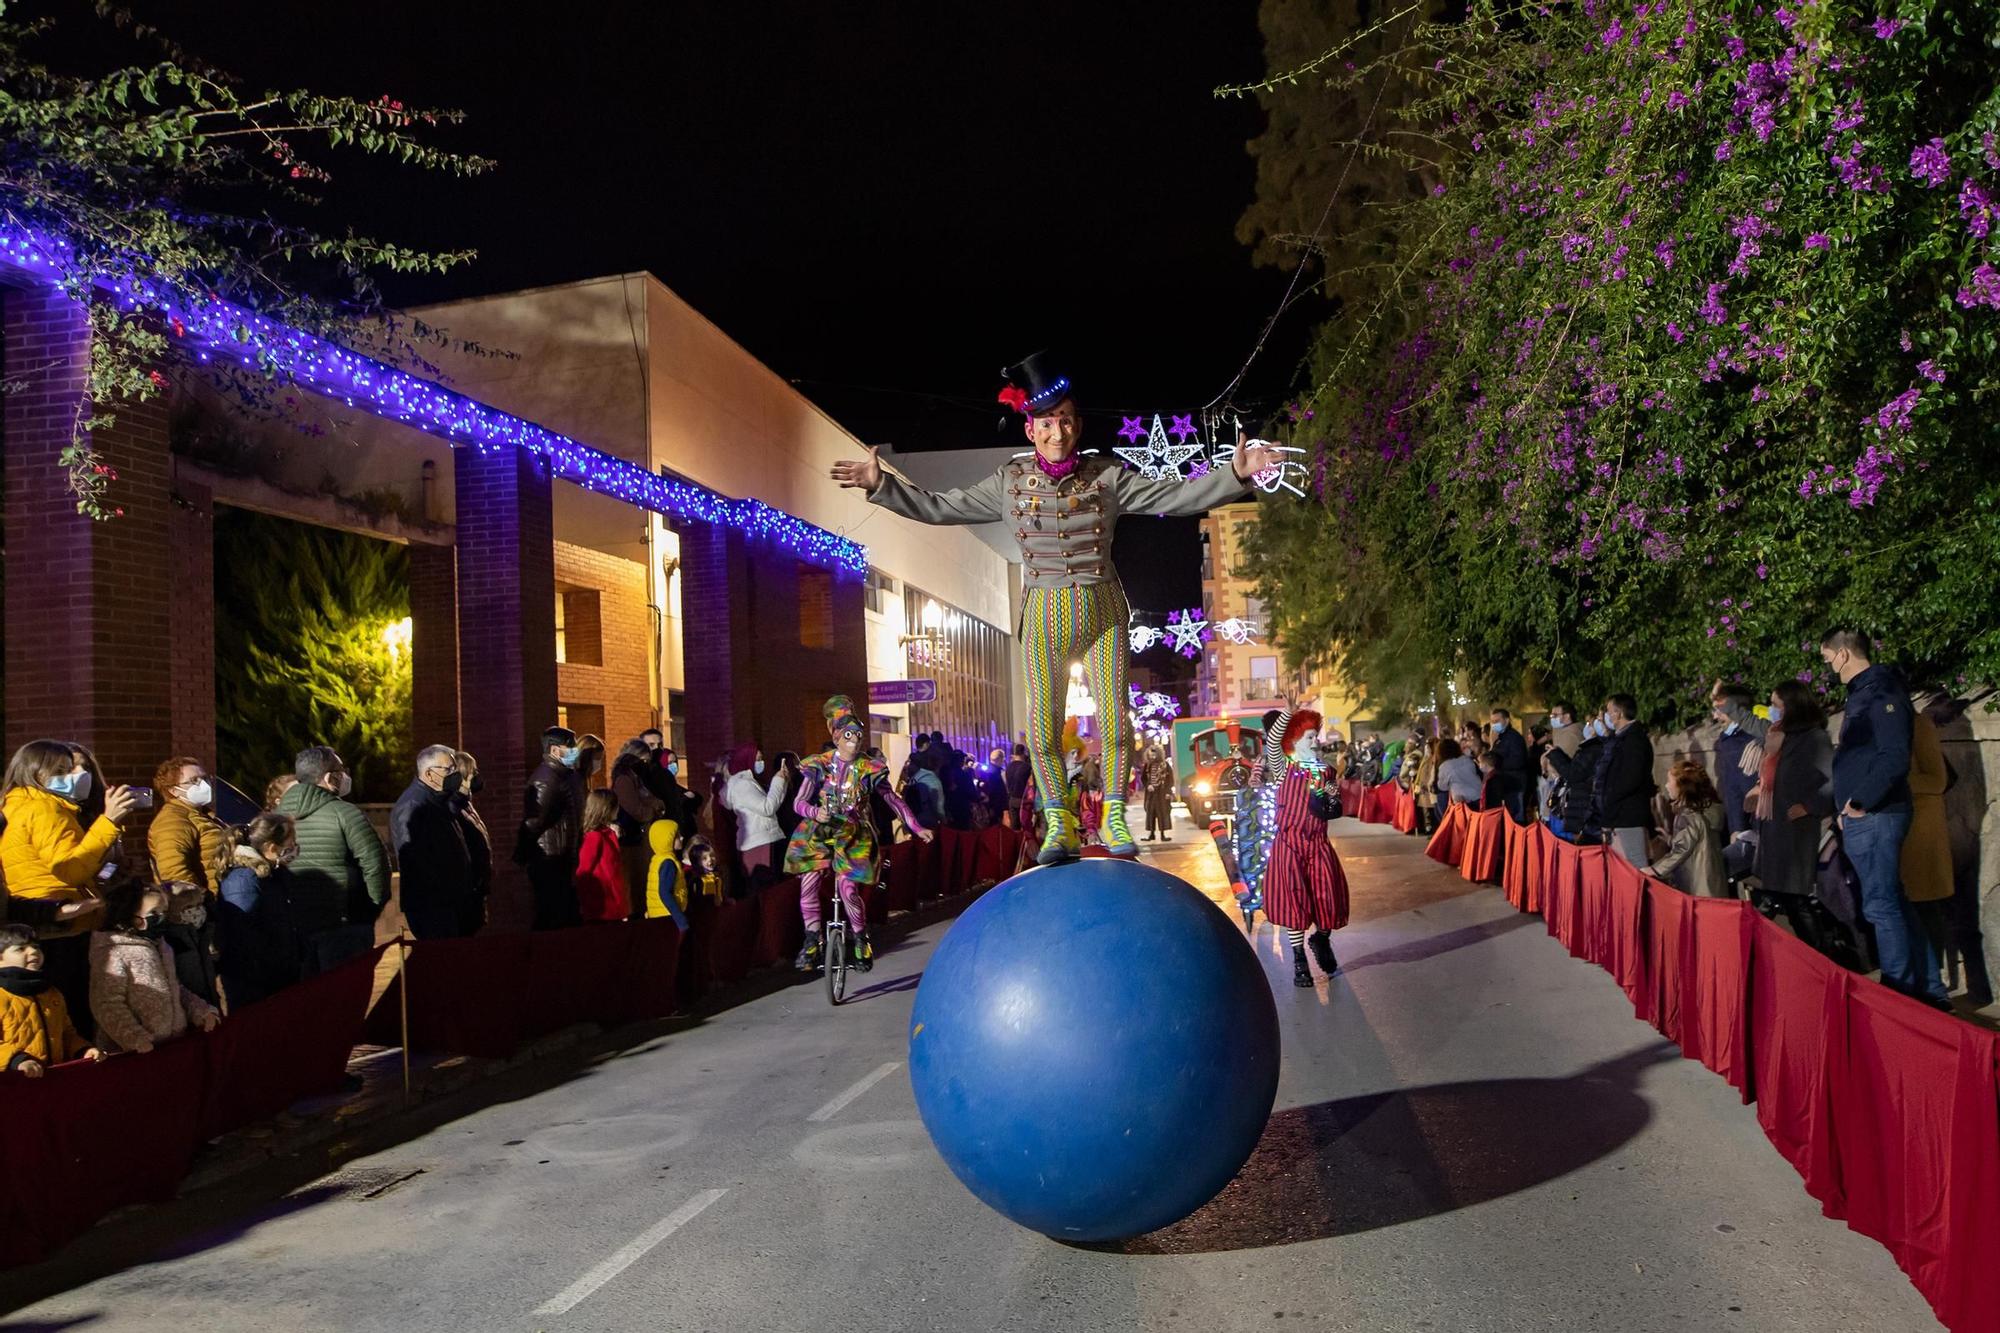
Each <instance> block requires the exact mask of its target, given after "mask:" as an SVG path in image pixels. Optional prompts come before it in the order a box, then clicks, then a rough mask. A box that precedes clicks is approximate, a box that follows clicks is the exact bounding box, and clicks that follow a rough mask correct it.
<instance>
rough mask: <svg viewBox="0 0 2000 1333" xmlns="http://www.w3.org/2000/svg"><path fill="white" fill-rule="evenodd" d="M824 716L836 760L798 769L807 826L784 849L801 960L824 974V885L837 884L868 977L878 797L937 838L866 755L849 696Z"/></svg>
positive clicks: (819, 757) (828, 757)
mask: <svg viewBox="0 0 2000 1333" xmlns="http://www.w3.org/2000/svg"><path fill="white" fill-rule="evenodd" d="M820 712H821V713H822V714H823V715H824V716H825V718H826V729H827V731H828V732H829V733H831V734H832V736H833V753H832V754H816V755H813V756H812V757H811V758H809V759H805V760H802V761H800V763H799V777H800V781H799V794H798V797H797V799H796V800H794V801H793V803H792V808H793V809H794V810H797V811H798V812H799V816H800V819H801V821H802V822H801V823H800V824H799V826H798V827H797V828H796V829H793V830H792V840H791V842H790V843H789V844H787V845H786V847H785V873H786V874H787V875H798V876H800V880H799V912H800V914H801V915H802V916H804V917H805V921H806V941H805V947H804V948H803V949H802V950H800V952H799V960H798V965H799V967H800V968H801V969H802V970H804V971H807V972H810V971H813V970H814V969H816V968H817V967H818V966H819V962H820V958H819V953H820V948H819V946H820V923H821V921H822V919H823V918H822V915H821V912H820V905H819V901H820V894H821V892H822V891H823V890H824V889H825V888H826V877H827V876H828V875H829V874H831V875H832V876H833V890H834V892H835V893H838V894H839V895H840V901H841V905H842V906H844V907H845V908H846V909H847V922H848V929H849V930H851V931H852V932H853V936H854V961H855V963H856V964H857V965H858V966H859V967H860V968H861V970H862V971H863V972H867V971H869V970H871V969H872V968H873V967H874V966H875V947H874V945H873V944H872V943H871V942H870V941H869V938H868V908H867V906H866V905H865V904H864V903H863V902H862V900H861V890H862V888H863V887H864V886H866V885H869V884H873V883H874V882H875V869H876V867H875V862H876V847H875V829H874V825H873V824H872V823H871V822H870V820H869V818H868V802H869V797H870V795H871V794H872V793H874V792H876V791H878V790H879V791H880V792H881V795H882V799H883V800H884V801H886V802H888V804H889V808H890V809H891V810H893V811H895V812H896V817H897V818H898V819H900V820H902V821H903V824H904V825H905V826H906V827H907V828H908V829H909V830H910V832H912V833H914V834H916V835H917V836H918V837H919V838H922V839H923V840H924V841H925V842H929V841H930V840H931V839H932V838H933V837H935V836H936V835H935V834H933V833H932V832H931V831H930V830H929V829H927V828H925V827H924V826H923V825H922V824H920V823H918V822H917V817H916V815H915V814H913V813H912V812H911V810H910V807H909V806H907V805H905V804H904V803H903V798H902V797H900V796H898V795H896V788H895V784H894V783H892V782H890V781H889V766H888V765H887V764H886V763H884V762H883V761H881V760H880V759H876V758H874V757H873V756H871V755H866V754H863V753H862V752H861V741H862V739H863V732H862V728H861V719H860V718H859V717H858V716H857V715H856V714H855V711H854V701H853V700H852V699H849V698H848V697H847V696H846V695H844V694H836V695H834V696H833V697H832V698H831V699H828V700H827V701H826V703H825V705H824V706H823V707H822V708H821V709H820Z"/></svg>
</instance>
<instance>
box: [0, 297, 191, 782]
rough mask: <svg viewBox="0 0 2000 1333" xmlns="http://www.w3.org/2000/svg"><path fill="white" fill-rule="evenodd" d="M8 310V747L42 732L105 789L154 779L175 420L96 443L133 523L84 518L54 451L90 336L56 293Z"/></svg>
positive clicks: (170, 566)
mask: <svg viewBox="0 0 2000 1333" xmlns="http://www.w3.org/2000/svg"><path fill="white" fill-rule="evenodd" d="M0 302H4V307H5V311H4V317H0V319H3V320H4V322H0V330H4V340H5V341H4V347H5V362H6V373H7V375H8V377H9V378H10V379H12V380H16V381H18V382H20V383H21V384H22V385H23V387H22V388H21V390H20V391H19V392H17V393H13V394H9V395H7V396H6V399H5V406H4V412H0V430H4V436H3V437H0V438H4V449H5V487H6V497H5V505H6V532H7V537H8V550H7V579H6V601H5V613H6V621H7V636H6V644H5V665H6V676H7V698H6V708H7V717H6V734H7V742H6V744H7V748H8V749H9V750H10V751H11V749H12V748H13V747H15V746H17V745H19V744H20V743H21V742H23V741H26V740H31V739H33V738H35V737H38V736H55V737H61V738H65V739H74V740H79V741H82V742H84V743H85V744H87V745H89V746H90V747H91V748H92V749H94V750H95V751H96V752H97V754H98V757H99V759H100V761H101V763H102V765H103V767H104V770H105V775H106V777H107V778H108V779H109V780H111V781H114V782H122V781H150V775H151V773H152V771H153V768H154V766H155V765H156V764H158V763H159V761H160V760H161V759H163V758H165V757H166V756H167V754H168V753H169V752H170V751H172V750H173V749H175V748H178V747H177V746H176V738H175V734H174V707H173V699H172V682H173V669H172V668H173V660H174V659H173V654H174V645H175V636H176V635H177V634H179V633H181V632H182V631H181V630H180V629H179V628H178V627H177V626H176V625H175V624H174V621H173V605H174V597H173V577H174V571H175V562H174V556H173V551H172V542H171V540H170V533H171V529H172V528H173V525H174V519H173V516H172V515H173V505H172V500H171V493H172V486H171V471H172V469H171V461H170V459H169V456H168V451H167V424H166V410H165V407H164V405H163V404H161V403H153V404H150V405H146V406H135V405H131V404H123V405H121V406H120V409H119V412H118V418H119V419H118V425H117V427H116V428H115V429H113V430H111V431H108V432H104V433H103V435H102V437H101V438H100V439H99V440H98V441H97V445H98V448H99V450H100V451H101V452H102V453H103V454H104V456H105V458H106V461H108V462H109V463H110V464H111V466H112V467H114V468H116V469H117V471H118V474H119V475H118V479H117V481H116V482H115V483H114V485H113V495H112V502H113V503H114V504H117V505H119V506H122V507H123V508H124V511H125V513H124V515H123V517H120V518H117V519H114V520H112V521H110V522H105V523H93V522H91V521H90V520H89V519H86V518H84V517H83V516H82V515H80V514H78V513H77V512H76V502H75V500H74V499H73V498H72V497H71V496H70V494H69V491H68V486H67V479H66V477H65V474H64V472H63V469H62V468H61V466H60V465H59V464H58V462H57V454H58V452H59V451H60V450H61V449H62V447H63V445H64V444H65V443H66V442H67V441H68V439H69V437H70V430H71V425H72V422H73V420H74V417H75V413H76V410H77V407H78V405H79V403H80V402H81V401H82V396H83V385H84V375H83V364H84V362H83V358H84V355H85V352H86V350H87V342H86V340H87V338H88V336H89V332H88V326H87V324H86V323H85V321H84V319H83V317H82V314H81V312H80V311H79V310H78V309H77V308H76V307H75V306H74V305H72V304H71V303H70V302H69V301H68V300H67V299H66V298H65V297H63V296H62V295H61V294H60V293H57V292H54V291H52V290H41V289H37V290H30V291H8V292H6V293H5V295H4V298H0ZM209 638H210V641H211V642H212V640H213V634H212V632H211V634H210V636H209ZM212 707H213V706H212V705H211V713H212ZM190 725H198V724H197V723H196V722H195V721H194V720H193V719H190ZM210 725H211V730H212V722H211V724H210ZM211 748H212V747H211Z"/></svg>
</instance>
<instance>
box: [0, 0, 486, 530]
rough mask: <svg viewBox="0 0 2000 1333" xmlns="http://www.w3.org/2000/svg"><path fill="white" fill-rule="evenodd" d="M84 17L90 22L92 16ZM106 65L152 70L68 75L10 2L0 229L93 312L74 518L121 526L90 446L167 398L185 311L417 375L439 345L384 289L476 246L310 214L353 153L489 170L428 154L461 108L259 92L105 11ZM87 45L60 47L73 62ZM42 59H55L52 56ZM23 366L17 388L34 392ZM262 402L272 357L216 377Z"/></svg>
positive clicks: (3, 31)
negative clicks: (238, 314) (314, 218)
mask: <svg viewBox="0 0 2000 1333" xmlns="http://www.w3.org/2000/svg"><path fill="white" fill-rule="evenodd" d="M79 21H85V22H88V21H91V20H90V18H89V16H84V17H82V18H81V19H80V20H79ZM95 21H96V22H97V24H98V25H99V28H100V31H99V32H98V33H97V34H96V36H97V38H98V40H99V48H98V49H99V51H100V53H103V52H112V51H114V50H115V47H116V45H117V44H118V43H121V42H122V43H127V44H129V45H130V46H131V47H132V49H133V50H134V51H135V52H142V53H143V54H144V57H145V59H144V62H143V63H137V64H125V65H115V64H114V62H115V60H116V58H117V57H116V56H115V55H113V56H112V57H111V58H110V59H109V60H106V61H104V62H103V63H104V64H114V67H112V68H109V69H104V68H103V67H102V65H100V67H99V69H98V70H96V71H93V72H91V73H88V74H71V73H65V72H63V71H62V70H61V69H59V68H56V67H55V65H54V63H53V58H52V56H51V55H50V51H53V50H56V49H59V48H58V44H56V43H50V42H47V41H45V39H47V38H49V37H51V36H52V35H60V34H53V23H52V20H49V19H46V18H43V19H26V18H22V17H20V15H19V13H18V6H10V5H8V4H7V3H6V2H5V0H0V231H4V233H5V234H6V236H7V237H9V238H12V239H14V240H17V241H19V240H25V242H26V243H27V244H31V245H33V246H34V247H35V250H36V252H37V253H38V254H39V255H40V256H41V257H42V258H43V259H44V260H45V261H46V262H48V263H49V264H51V266H52V267H53V269H54V273H55V278H56V281H57V282H58V283H59V284H60V285H61V286H62V288H63V289H64V290H65V291H67V292H69V293H70V294H71V295H72V296H74V297H76V298H77V299H78V300H79V301H82V302H84V303H85V304H86V305H87V307H88V309H89V312H90V320H91V325H92V329H91V332H92V337H91V342H90V349H91V350H90V365H89V376H88V396H87V402H86V403H85V405H84V407H83V408H82V409H81V410H80V411H79V412H78V414H77V418H76V421H75V428H74V431H73V433H72V438H71V442H70V445H69V447H68V448H67V449H66V450H65V452H64V455H63V461H64V463H65V465H66V466H67V468H68V470H69V475H70V482H71V489H72V490H73V491H74V492H75V493H76V497H77V507H78V508H79V509H80V510H82V511H83V512H84V513H86V514H89V515H91V516H92V517H95V518H109V517H112V516H113V515H115V513H116V512H117V504H116V496H115V489H116V476H115V475H114V474H113V473H112V471H111V469H110V468H108V467H107V466H106V465H105V464H104V462H103V460H102V459H101V458H100V456H99V455H98V452H97V450H96V449H94V448H93V447H92V445H91V434H92V432H93V431H98V430H103V429H106V428H107V427H109V426H110V425H111V424H112V423H113V421H114V420H115V413H116V411H117V406H118V404H119V403H120V402H121V401H126V402H130V401H141V400H144V399H148V398H152V397H156V396H158V395H159V394H161V393H164V392H165V391H166V390H167V388H168V387H169V379H168V377H167V375H166V374H164V373H163V367H165V366H167V365H168V364H169V363H170V337H171V335H172V334H173V332H174V330H173V328H172V324H171V319H172V317H171V315H170V314H169V313H168V312H169V311H171V310H172V309H176V308H178V309H205V308H207V307H208V306H209V305H210V304H211V303H213V302H218V301H223V302H229V303H231V304H232V305H234V306H238V307H241V308H242V309H244V310H246V311H250V312H254V313H256V314H260V315H264V316H267V317H269V318H271V319H273V320H275V321H277V322H279V323H281V324H283V325H285V326H288V327H290V328H294V329H304V330H306V331H308V332H311V333H314V334H318V335H321V336H325V337H328V338H331V339H332V340H333V341H336V342H339V343H342V344H344V345H347V346H350V347H354V348H356V349H358V350H365V351H368V352H370V353H371V354H373V355H376V356H378V357H381V358H384V359H387V360H390V361H395V362H404V363H417V364H420V363H421V351H422V348H423V346H424V345H425V344H426V343H427V342H430V341H434V340H435V337H436V335H435V334H434V332H433V331H431V330H428V329H425V328H423V327H422V326H421V325H420V324H418V323H416V322H414V321H410V320H407V319H404V318H401V317H398V316H395V315H394V314H393V313H392V312H390V311H387V310H386V309H384V307H383V305H382V302H381V300H380V297H379V293H378V291H377V289H376V286H375V282H374V275H376V274H380V273H426V272H431V273H434V272H440V271H443V270H445V269H448V268H450V267H452V266H454V265H456V264H459V263H462V262H464V261H465V260H467V259H469V258H471V252H470V251H454V252H444V253H436V252H427V251H422V250H415V249H410V248H407V247H404V246H399V245H396V244H394V243H392V242H388V241H382V240H377V239H375V238H372V237H368V236H360V235H355V234H353V233H351V232H342V231H338V230H336V229H332V228H329V229H326V230H324V231H322V230H319V229H316V228H314V227H313V226H311V225H310V224H309V223H308V222H306V221H305V220H304V219H306V218H307V217H308V216H309V213H310V206H311V205H313V204H315V203H317V202H319V200H320V198H321V194H322V190H323V188H324V187H325V186H326V185H327V183H328V182H329V181H330V180H331V179H332V174H331V164H333V163H336V162H338V161H339V160H340V156H341V155H342V154H366V155H374V156H379V157H385V158H389V159H393V160H396V161H399V162H402V163H406V164H408V165H410V166H413V167H417V168H420V169H425V170H433V171H444V172H452V173H458V174H467V175H469V174H474V173H478V172H481V171H484V170H486V169H487V168H488V167H489V166H490V165H491V163H489V162H487V161H486V160H485V159H482V158H479V157H475V156H471V155H468V154H463V153H457V152H452V151H448V150H445V149H442V148H439V147H437V146H435V145H434V144H432V143H431V142H429V140H430V138H431V137H433V136H434V135H435V133H436V132H438V131H440V130H441V129H442V128H444V127H446V126H449V125H451V124H454V123H456V122H457V121H458V120H459V118H460V117H459V113H457V112H455V111H448V110H441V109H436V108H429V107H415V106H405V105H404V104H403V103H402V102H400V101H397V100H396V99H394V98H392V97H389V96H388V95H386V94H385V95H382V96H379V97H374V98H355V97H343V96H334V95H329V94H322V93H318V92H313V91H309V90H304V89H290V90H256V89H252V88H248V87H246V86H244V85H243V84H242V83H240V82H239V81H238V80H237V79H235V78H233V77H231V76H230V75H229V74H227V73H225V72H223V71H220V70H217V69H215V68H213V67H212V66H210V65H208V64H206V63H204V62H203V61H201V60H199V59H198V58H196V57H194V56H192V55H190V54H189V53H187V52H185V51H182V50H181V49H179V48H178V47H177V46H175V45H174V44H173V43H172V42H171V41H169V40H168V39H166V38H165V37H164V36H163V35H162V34H160V33H159V32H157V31H155V30H154V29H152V28H150V27H147V26H145V25H143V24H141V23H139V22H137V21H136V20H134V19H132V18H131V17H130V16H129V15H127V14H125V13H124V12H123V11H121V10H118V9H116V8H115V7H113V6H111V5H108V4H103V3H99V4H98V5H96V6H95ZM75 45H76V44H75V43H74V42H72V43H70V44H69V45H68V46H67V47H66V48H60V49H67V50H71V51H73V50H74V49H75ZM44 46H47V47H48V48H49V51H45V50H44V49H42V48H43V47H44ZM27 373H29V372H27V371H23V370H22V369H21V368H18V367H17V368H11V369H10V381H9V383H8V386H7V387H8V388H10V389H18V388H22V387H27V386H26V385H25V384H24V376H25V375H26V374H27ZM215 373H216V374H218V375H222V376H226V377H228V378H230V379H232V380H233V381H234V383H232V384H230V385H228V386H227V387H228V388H230V389H232V390H233V397H234V398H235V399H236V400H237V401H240V402H244V403H246V404H248V405H251V406H257V405H259V404H260V402H261V401H262V400H263V398H264V397H265V396H266V393H265V388H264V386H265V384H266V383H268V382H269V380H270V379H271V377H272V375H273V374H274V373H275V370H274V366H273V364H272V362H271V359H270V357H269V356H268V354H267V353H266V351H265V349H263V348H261V347H260V348H259V349H258V355H256V356H254V357H253V358H252V364H251V365H249V366H232V367H228V368H225V369H222V370H218V371H217V372H215Z"/></svg>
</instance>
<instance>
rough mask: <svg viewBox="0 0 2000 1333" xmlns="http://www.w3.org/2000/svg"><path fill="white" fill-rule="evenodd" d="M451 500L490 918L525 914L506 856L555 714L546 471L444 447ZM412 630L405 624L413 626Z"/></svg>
mask: <svg viewBox="0 0 2000 1333" xmlns="http://www.w3.org/2000/svg"><path fill="white" fill-rule="evenodd" d="M452 463H453V469H452V470H453V476H454V483H455V489H456V493H457V497H458V559H457V564H458V651H459V691H460V700H461V703H460V709H459V712H460V722H461V726H460V733H461V740H462V746H463V748H464V749H466V750H469V751H470V752H471V753H472V754H473V756H474V757H475V758H477V759H478V760H479V768H480V774H481V776H482V777H483V778H484V779H485V781H486V794H485V796H484V798H483V799H482V800H481V802H480V806H481V812H482V814H483V815H484V816H485V819H486V827H487V828H488V829H489V830H491V831H492V834H493V921H494V924H495V925H502V926H521V925H525V924H526V923H527V921H528V890H527V878H526V876H525V875H523V874H522V873H521V870H520V868H519V867H517V866H515V865H514V863H513V860H512V853H513V849H514V831H515V829H516V828H518V827H519V825H520V820H521V815H522V810H523V804H522V794H521V793H522V784H523V783H524V782H525V781H526V780H527V776H528V774H529V772H530V771H531V770H532V769H533V768H534V766H535V765H536V764H537V763H538V762H540V758H541V753H540V752H541V733H542V731H543V730H544V729H546V728H547V727H549V726H550V725H551V724H553V723H554V722H555V718H556V618H555V604H556V574H555V522H554V514H553V509H552V504H551V496H550V492H549V478H548V474H547V473H546V472H544V471H542V470H541V469H540V468H539V467H538V465H537V464H536V461H535V459H534V458H533V457H532V456H531V455H529V454H526V453H522V452H520V451H517V450H513V449H503V450H501V451H499V452H497V453H493V454H482V453H480V452H479V451H478V450H477V449H458V450H454V451H453V454H452ZM412 628H413V630H414V626H413V627H412Z"/></svg>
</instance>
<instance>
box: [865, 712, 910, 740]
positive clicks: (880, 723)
mask: <svg viewBox="0 0 2000 1333" xmlns="http://www.w3.org/2000/svg"><path fill="white" fill-rule="evenodd" d="M902 729H903V719H902V718H900V717H892V716H890V715H889V714H887V713H870V714H869V715H868V730H869V731H870V732H872V733H874V734H875V735H877V736H894V735H895V734H897V733H898V732H900V731H901V730H902Z"/></svg>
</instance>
